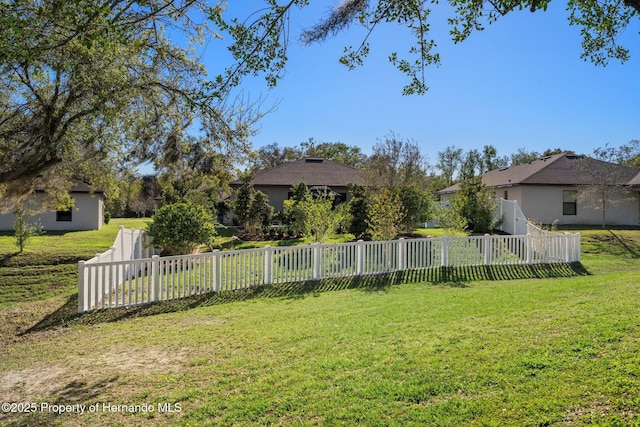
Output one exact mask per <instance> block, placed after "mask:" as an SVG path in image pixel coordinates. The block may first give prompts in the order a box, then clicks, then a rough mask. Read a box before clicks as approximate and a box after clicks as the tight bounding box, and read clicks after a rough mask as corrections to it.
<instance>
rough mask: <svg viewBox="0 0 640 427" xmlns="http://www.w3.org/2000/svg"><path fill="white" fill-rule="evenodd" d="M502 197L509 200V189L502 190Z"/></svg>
mask: <svg viewBox="0 0 640 427" xmlns="http://www.w3.org/2000/svg"><path fill="white" fill-rule="evenodd" d="M502 198H503V199H505V200H509V191H507V190H504V193H503V194H502Z"/></svg>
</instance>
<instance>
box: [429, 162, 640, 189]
mask: <svg viewBox="0 0 640 427" xmlns="http://www.w3.org/2000/svg"><path fill="white" fill-rule="evenodd" d="M578 162H587V163H586V167H585V166H579V165H584V163H582V164H581V163H578ZM612 165H613V164H612V163H608V162H605V161H602V160H597V159H593V158H590V157H586V156H581V155H576V154H575V153H572V152H564V153H561V154H556V155H553V156H547V157H543V158H541V159H538V160H535V161H533V162H530V163H527V164H523V165H516V166H510V167H508V168H503V169H495V170H492V171H489V172H487V173H485V174H484V175H482V182H483V183H484V184H485V185H486V186H487V187H492V188H497V187H509V186H514V185H587V184H595V183H596V182H594V180H595V179H597V176H598V174H597V173H589V172H588V171H599V170H603V169H604V168H609V167H611V166H612ZM613 166H615V167H616V171H617V175H618V177H619V181H620V182H619V183H618V184H621V185H624V184H627V185H637V184H640V169H637V168H631V167H628V166H621V165H613ZM636 181H637V182H636ZM458 189H459V186H458V184H455V185H452V186H451V187H448V188H445V189H444V190H442V191H440V192H439V193H444V194H446V193H453V192H455V191H458Z"/></svg>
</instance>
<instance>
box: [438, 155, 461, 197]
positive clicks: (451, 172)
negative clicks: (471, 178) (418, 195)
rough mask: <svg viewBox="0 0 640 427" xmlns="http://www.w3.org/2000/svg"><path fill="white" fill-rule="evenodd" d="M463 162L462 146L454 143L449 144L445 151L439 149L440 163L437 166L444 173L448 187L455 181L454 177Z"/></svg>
mask: <svg viewBox="0 0 640 427" xmlns="http://www.w3.org/2000/svg"><path fill="white" fill-rule="evenodd" d="M461 162H462V148H457V147H455V146H453V145H450V146H448V147H447V148H445V149H444V150H443V151H438V163H436V167H437V168H438V169H439V170H440V172H441V173H442V177H443V179H444V181H445V186H446V187H448V186H450V185H452V184H453V183H454V180H453V179H454V177H455V175H456V172H457V171H458V168H459V167H460V163H461Z"/></svg>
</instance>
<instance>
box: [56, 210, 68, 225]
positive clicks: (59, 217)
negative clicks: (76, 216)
mask: <svg viewBox="0 0 640 427" xmlns="http://www.w3.org/2000/svg"><path fill="white" fill-rule="evenodd" d="M56 221H64V222H71V209H69V210H68V211H56Z"/></svg>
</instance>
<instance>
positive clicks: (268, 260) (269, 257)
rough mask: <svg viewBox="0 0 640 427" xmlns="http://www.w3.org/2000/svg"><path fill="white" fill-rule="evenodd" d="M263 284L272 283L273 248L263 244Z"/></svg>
mask: <svg viewBox="0 0 640 427" xmlns="http://www.w3.org/2000/svg"><path fill="white" fill-rule="evenodd" d="M263 270H264V284H265V285H271V284H273V248H272V247H271V246H265V248H264V269H263Z"/></svg>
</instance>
